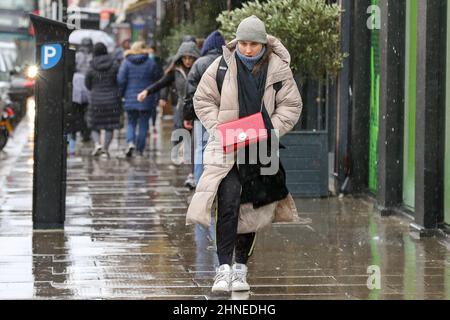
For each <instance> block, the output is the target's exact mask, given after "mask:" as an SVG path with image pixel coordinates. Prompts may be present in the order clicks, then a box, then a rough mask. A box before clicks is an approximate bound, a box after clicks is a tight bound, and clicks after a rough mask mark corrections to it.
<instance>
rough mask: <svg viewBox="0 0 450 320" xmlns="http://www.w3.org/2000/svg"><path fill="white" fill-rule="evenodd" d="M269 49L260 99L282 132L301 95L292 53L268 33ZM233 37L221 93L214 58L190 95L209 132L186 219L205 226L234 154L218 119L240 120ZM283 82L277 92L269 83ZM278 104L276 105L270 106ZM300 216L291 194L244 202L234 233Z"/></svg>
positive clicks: (297, 112)
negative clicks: (218, 129)
mask: <svg viewBox="0 0 450 320" xmlns="http://www.w3.org/2000/svg"><path fill="white" fill-rule="evenodd" d="M267 40H268V44H269V45H270V46H271V47H272V50H273V53H272V54H271V56H270V59H269V67H268V71H267V81H266V90H265V93H264V104H265V107H266V109H267V112H268V114H269V115H270V117H271V120H272V123H273V126H274V128H275V130H279V134H280V136H283V135H284V134H286V133H287V132H289V131H290V130H292V128H293V127H294V126H295V124H296V123H297V121H298V119H299V117H300V114H301V111H302V100H301V96H300V93H299V91H298V88H297V85H296V83H295V80H294V78H293V74H292V71H291V69H290V67H289V65H290V61H291V57H290V54H289V52H288V51H287V49H286V48H285V47H284V46H283V44H282V43H281V42H280V41H279V40H278V39H277V38H275V37H273V36H270V35H269V36H268V37H267ZM236 46H237V40H233V41H232V42H230V43H229V44H228V45H227V46H226V47H224V53H223V56H224V59H225V61H226V63H227V65H228V70H227V72H226V74H225V78H224V82H223V88H222V95H221V94H220V93H219V91H218V88H217V82H216V74H217V68H218V66H219V63H220V59H221V58H220V57H219V58H217V59H216V60H215V61H214V62H213V63H212V65H211V66H210V67H209V68H208V69H207V70H206V72H205V74H204V75H203V77H202V79H201V81H200V84H199V85H198V88H197V91H196V93H195V96H194V108H195V112H196V114H197V116H198V118H199V119H200V121H201V122H202V124H203V125H204V126H205V128H206V129H207V130H208V132H209V134H210V137H209V140H208V143H207V145H206V149H205V152H204V156H203V161H204V172H203V175H202V177H201V178H200V181H199V183H198V185H197V189H196V191H195V194H194V196H193V198H192V200H191V203H190V205H189V208H188V212H187V217H186V224H187V225H190V224H195V223H199V224H202V225H204V226H206V227H209V226H210V224H211V209H212V206H213V203H214V200H215V198H216V194H217V190H218V188H219V185H220V183H221V181H222V179H224V178H225V177H226V176H227V174H228V172H229V171H230V170H231V169H232V168H233V165H234V163H235V158H236V157H235V154H234V153H229V154H225V153H224V152H223V149H222V145H221V143H220V139H219V138H218V137H219V136H218V135H217V134H216V133H215V129H216V127H217V125H218V124H220V123H226V122H229V121H233V120H237V119H239V101H238V87H237V65H236V56H235V55H234V51H235V50H236ZM280 81H281V82H282V88H281V89H280V90H279V91H278V93H277V94H276V104H275V89H274V88H273V84H275V83H277V82H280ZM275 105H276V109H275V108H274V106H275ZM297 218H298V214H297V209H296V206H295V203H294V200H293V199H292V196H291V195H289V196H288V197H287V198H286V199H284V200H282V201H279V202H275V203H273V204H270V205H267V206H264V207H262V208H259V209H253V205H252V204H243V205H241V208H240V213H239V224H238V233H240V234H242V233H244V234H245V233H250V232H256V231H259V230H260V229H262V228H263V227H265V226H266V225H268V224H270V223H271V222H291V221H296V219H297Z"/></svg>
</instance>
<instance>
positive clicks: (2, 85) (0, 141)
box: [0, 59, 15, 150]
mask: <svg viewBox="0 0 450 320" xmlns="http://www.w3.org/2000/svg"><path fill="white" fill-rule="evenodd" d="M9 72H10V70H9V69H8V66H7V64H6V62H5V59H0V150H2V149H3V148H4V147H5V145H6V143H7V142H8V138H9V136H10V135H11V133H12V131H13V120H14V114H15V112H14V108H13V102H12V101H11V99H10V98H9V89H10V86H11V83H10V73H9Z"/></svg>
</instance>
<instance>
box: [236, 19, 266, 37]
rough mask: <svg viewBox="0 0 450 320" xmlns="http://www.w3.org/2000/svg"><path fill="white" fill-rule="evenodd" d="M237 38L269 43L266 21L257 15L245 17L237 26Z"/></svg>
mask: <svg viewBox="0 0 450 320" xmlns="http://www.w3.org/2000/svg"><path fill="white" fill-rule="evenodd" d="M236 39H237V40H239V41H254V42H258V43H267V33H266V26H265V25H264V22H262V21H261V20H260V19H259V18H258V17H257V16H255V15H253V16H251V17H248V18H245V19H244V20H242V21H241V23H240V24H239V26H238V28H237V31H236Z"/></svg>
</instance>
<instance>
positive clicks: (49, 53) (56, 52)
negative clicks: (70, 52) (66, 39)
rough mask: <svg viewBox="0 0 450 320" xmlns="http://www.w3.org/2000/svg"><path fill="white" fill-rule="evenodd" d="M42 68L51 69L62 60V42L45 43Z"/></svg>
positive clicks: (42, 52) (42, 53)
mask: <svg viewBox="0 0 450 320" xmlns="http://www.w3.org/2000/svg"><path fill="white" fill-rule="evenodd" d="M41 50H42V51H41V68H42V69H43V70H47V69H51V68H53V67H54V66H56V65H57V64H58V62H59V60H61V56H62V46H61V45H60V44H57V43H55V44H45V45H43V46H42V49H41Z"/></svg>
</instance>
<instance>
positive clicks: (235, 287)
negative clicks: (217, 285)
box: [231, 263, 250, 291]
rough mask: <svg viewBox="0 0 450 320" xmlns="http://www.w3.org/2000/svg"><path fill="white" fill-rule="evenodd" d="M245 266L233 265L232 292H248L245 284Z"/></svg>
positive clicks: (248, 287)
mask: <svg viewBox="0 0 450 320" xmlns="http://www.w3.org/2000/svg"><path fill="white" fill-rule="evenodd" d="M247 271H248V269H247V266H246V265H245V264H240V263H235V264H234V265H233V273H232V275H231V290H232V291H249V290H250V285H249V284H248V283H247Z"/></svg>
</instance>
